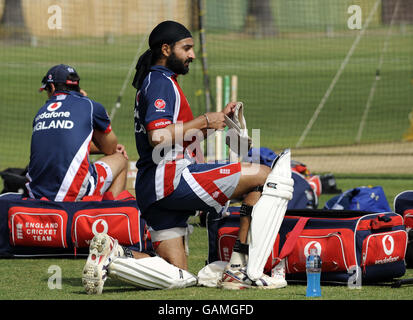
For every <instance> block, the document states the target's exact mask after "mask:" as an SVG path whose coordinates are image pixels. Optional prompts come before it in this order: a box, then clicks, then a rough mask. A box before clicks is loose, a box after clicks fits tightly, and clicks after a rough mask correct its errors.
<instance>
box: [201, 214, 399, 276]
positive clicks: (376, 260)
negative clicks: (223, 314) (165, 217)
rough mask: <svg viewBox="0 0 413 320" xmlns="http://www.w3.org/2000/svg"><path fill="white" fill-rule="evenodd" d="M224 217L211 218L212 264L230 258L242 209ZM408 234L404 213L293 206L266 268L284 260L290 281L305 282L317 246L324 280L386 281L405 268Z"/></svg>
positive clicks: (270, 268) (268, 270)
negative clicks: (311, 255) (312, 253)
mask: <svg viewBox="0 0 413 320" xmlns="http://www.w3.org/2000/svg"><path fill="white" fill-rule="evenodd" d="M230 211H231V212H230V215H229V216H228V217H225V218H222V219H215V220H214V219H212V218H211V219H208V222H207V227H208V237H209V256H208V262H213V261H217V260H223V261H229V258H230V256H231V253H232V248H233V245H234V243H235V240H236V238H237V235H238V230H239V207H233V208H231V209H230ZM406 247H407V233H406V231H405V226H404V224H403V218H402V217H401V215H399V214H396V213H393V212H385V213H369V212H364V211H347V210H341V211H339V212H337V211H336V210H317V209H292V210H287V212H286V216H285V218H284V221H283V223H282V225H281V228H280V231H279V234H278V236H277V239H276V241H275V243H274V246H273V250H272V253H271V255H270V256H269V257H268V260H267V263H266V266H265V269H264V272H266V273H267V274H270V273H271V270H272V268H273V267H274V266H276V265H277V264H278V263H279V261H280V260H281V259H285V262H286V277H287V280H298V281H301V280H305V279H306V273H305V262H306V257H307V256H308V254H309V252H310V249H311V248H317V250H318V252H319V253H320V256H321V260H322V261H323V263H322V275H321V280H322V281H327V282H337V283H346V284H347V283H349V281H352V279H354V280H356V278H357V279H361V280H362V282H363V283H374V282H378V281H388V280H392V279H393V278H397V277H401V276H403V275H404V273H405V271H406V267H405V260H404V259H405V254H406Z"/></svg>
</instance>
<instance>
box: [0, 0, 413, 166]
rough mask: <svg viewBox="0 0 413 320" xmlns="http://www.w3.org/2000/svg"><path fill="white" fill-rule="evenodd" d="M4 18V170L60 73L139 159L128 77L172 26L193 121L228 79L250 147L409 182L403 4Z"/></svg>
mask: <svg viewBox="0 0 413 320" xmlns="http://www.w3.org/2000/svg"><path fill="white" fill-rule="evenodd" d="M200 6H201V9H202V10H199V8H200ZM199 13H201V17H202V19H201V21H202V23H200V20H199ZM0 19H1V20H0V21H1V23H0V56H1V59H0V64H1V70H2V72H1V73H0V83H1V86H0V102H1V103H0V109H1V114H2V116H1V118H0V119H1V120H0V121H1V125H0V137H1V140H0V141H1V150H2V151H1V153H0V169H1V170H3V169H5V168H7V167H22V166H25V165H27V164H28V161H29V155H30V136H31V130H32V129H31V125H32V121H33V117H34V115H35V113H36V112H37V110H38V108H40V106H41V105H42V104H43V103H44V102H45V100H46V96H45V94H44V93H43V94H39V93H38V92H37V89H38V87H39V86H40V80H41V79H42V77H43V76H44V74H45V73H46V71H47V70H48V69H49V68H50V67H51V66H53V65H55V64H60V63H65V64H69V65H72V66H74V67H75V68H76V70H77V71H78V73H79V74H80V77H81V86H82V88H83V89H85V90H86V91H87V93H88V95H89V96H90V97H91V98H92V99H94V100H96V101H98V102H100V103H102V104H103V105H104V106H105V107H106V109H107V111H108V113H109V114H112V115H113V125H112V127H113V129H114V132H115V133H116V135H117V136H118V138H119V141H120V142H121V143H123V144H124V145H125V146H126V148H127V150H128V153H129V156H130V158H131V159H137V158H138V154H137V152H136V148H135V141H134V132H133V103H134V93H135V90H134V89H133V88H132V86H131V81H132V78H131V77H133V74H134V66H135V64H136V59H137V58H138V57H139V55H140V54H142V53H143V52H144V51H145V50H146V49H147V37H148V34H149V32H150V31H151V30H152V28H153V27H154V26H155V25H156V24H157V23H159V22H160V21H163V20H166V19H170V20H176V21H179V22H181V23H183V24H185V25H186V26H188V28H190V29H191V31H192V33H193V36H194V40H195V44H196V48H195V49H196V54H197V59H196V60H195V62H194V63H193V64H192V65H191V71H190V72H189V73H188V74H187V75H185V76H181V77H180V78H179V82H180V84H181V87H182V88H183V90H184V92H185V94H186V96H187V98H188V101H189V103H190V105H191V107H192V109H193V113H194V114H195V115H196V116H197V115H199V114H201V113H204V112H205V111H206V110H207V109H208V108H210V110H211V111H213V110H215V108H216V77H217V76H223V77H225V76H232V75H236V76H237V77H238V89H237V98H238V100H240V101H243V102H244V105H245V114H246V118H247V123H248V127H249V129H259V130H260V146H264V147H268V148H271V149H273V150H276V151H278V150H281V149H282V148H287V147H290V148H293V150H294V152H293V157H294V155H297V156H300V158H299V159H300V160H302V161H307V162H310V163H311V165H313V168H317V169H318V168H320V169H319V170H322V171H324V170H330V171H334V170H335V171H344V172H346V171H348V172H350V171H351V172H360V173H363V172H368V171H369V170H371V168H372V167H374V168H376V169H375V170H376V171H379V172H381V171H382V172H385V171H386V170H390V171H391V172H406V171H407V172H410V173H411V171H408V170H409V169H408V168H407V167H409V168H411V164H412V163H413V162H412V161H413V160H412V159H413V151H412V144H411V142H408V140H413V134H412V133H411V132H412V129H411V126H413V123H412V122H411V121H412V120H411V119H412V117H410V119H409V114H410V113H411V112H412V109H413V82H412V81H413V80H412V79H413V37H412V35H413V3H412V2H411V1H409V0H351V1H350V0H288V1H287V0H226V1H218V0H207V1H190V0H154V1H145V0H116V1H115V0H71V1H68V0H19V1H15V0H11V1H9V0H0ZM200 27H201V31H204V32H205V33H204V36H205V37H204V40H205V41H203V42H202V41H200V32H199V29H200ZM201 42H202V45H201ZM202 46H203V47H204V50H205V52H206V54H205V52H204V53H203V52H202V51H201V48H202ZM203 58H204V62H206V63H207V64H206V65H204V67H203V65H202V61H203ZM205 72H206V73H205ZM205 75H207V76H208V79H207V80H208V82H205V80H206V79H205ZM206 83H209V88H208V87H206V85H205V84H206ZM208 92H210V94H211V99H210V100H207V99H206V98H205V94H206V93H208ZM119 99H120V101H121V105H120V108H118V107H116V101H117V100H119ZM207 101H208V102H207ZM208 104H209V105H208ZM118 106H119V105H118ZM409 130H410V134H409ZM358 146H359V147H358ZM372 146H377V147H376V148H373V147H372ZM357 147H358V148H357ZM334 150H338V151H334ZM333 153H334V155H333ZM332 155H333V156H332ZM390 155H393V156H396V157H397V158H392V157H390ZM316 156H317V157H318V158H317V159H319V162H320V164H319V167H316V166H317V165H318V164H317V163H316ZM350 156H354V157H356V156H360V157H362V160H361V161H360V163H363V164H364V165H361V164H360V165H359V166H358V165H355V163H357V161H356V160H355V159H353V160H354V162H352V161H353V160H349V159H350V158H349V157H350ZM326 157H327V158H328V157H329V158H328V160H329V161H330V162H328V167H327V168H326V167H325V164H326V163H327V162H326V161H327V160H326V159H327V158H326ZM402 157H406V158H405V159H404V158H402ZM395 159H399V162H402V163H407V165H405V166H403V165H399V164H397V165H395V164H394V161H395ZM375 161H376V162H375ZM349 163H353V165H349ZM409 163H410V164H409ZM395 167H396V168H395ZM402 167H403V169H401V168H402ZM310 168H311V166H310ZM317 169H316V170H317ZM323 169H324V170H323ZM410 170H411V169H410Z"/></svg>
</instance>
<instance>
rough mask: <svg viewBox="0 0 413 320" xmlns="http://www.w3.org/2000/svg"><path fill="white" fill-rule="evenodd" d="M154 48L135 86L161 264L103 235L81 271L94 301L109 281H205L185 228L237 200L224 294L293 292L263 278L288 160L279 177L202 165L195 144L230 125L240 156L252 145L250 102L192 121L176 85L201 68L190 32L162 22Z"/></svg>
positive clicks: (142, 180)
mask: <svg viewBox="0 0 413 320" xmlns="http://www.w3.org/2000/svg"><path fill="white" fill-rule="evenodd" d="M149 47H150V49H148V50H147V51H146V52H145V53H144V54H143V55H142V56H141V58H140V59H139V61H138V65H137V73H136V75H135V79H134V83H133V84H134V87H135V88H137V94H136V102H135V138H136V145H137V148H138V152H139V156H140V159H139V161H138V162H137V167H138V174H137V178H136V199H137V204H138V206H139V209H140V210H141V212H142V216H143V218H144V219H145V220H146V222H147V224H148V225H149V226H150V233H151V239H152V241H153V243H154V247H155V255H152V256H151V255H148V254H146V253H136V252H129V253H128V250H127V249H126V248H123V247H121V246H119V245H118V244H117V242H116V240H115V239H111V238H110V237H108V236H107V235H105V236H102V235H100V236H99V235H97V236H96V237H95V238H94V239H93V240H92V242H91V245H90V254H89V257H88V259H87V262H86V265H85V267H84V269H83V277H82V279H83V280H82V281H83V285H84V287H85V289H86V292H88V293H100V292H102V288H103V283H104V281H105V280H106V278H107V276H109V277H115V278H118V279H122V280H124V281H127V282H129V283H132V284H134V285H136V286H137V287H141V288H147V289H167V288H181V287H187V286H193V285H196V284H197V283H198V279H197V277H196V276H194V275H192V274H191V273H189V272H188V271H187V269H188V267H187V254H188V250H187V245H186V244H187V243H188V241H187V238H188V235H189V234H190V230H189V226H188V224H187V220H188V218H189V217H190V216H191V215H195V214H196V212H197V211H204V212H215V213H217V214H220V213H221V212H222V210H223V208H224V207H225V205H226V204H227V203H228V201H230V200H239V199H242V205H241V210H240V211H241V217H240V231H239V235H238V239H237V241H236V243H235V246H234V249H233V253H232V256H231V259H230V261H229V263H228V264H227V265H226V266H225V269H224V270H223V271H222V278H221V279H220V281H219V286H220V287H222V288H224V289H244V288H262V289H276V288H281V287H285V286H286V285H287V283H286V281H285V278H284V277H273V276H268V275H266V274H264V273H263V270H264V265H265V262H266V260H267V259H268V257H269V255H270V252H271V249H272V247H273V245H274V241H275V238H276V236H277V233H278V230H279V228H280V226H281V222H282V220H283V218H284V214H285V211H286V209H287V203H288V201H289V200H290V199H291V198H292V194H293V180H292V178H291V163H290V162H291V156H290V151H289V150H286V151H284V152H283V153H281V154H280V155H279V157H278V158H277V159H276V160H274V163H273V165H272V167H271V168H269V167H267V166H264V165H260V164H256V163H242V162H227V163H222V162H217V163H201V162H200V160H199V159H200V155H201V154H200V149H199V148H197V147H196V146H197V144H196V142H198V145H199V140H197V139H198V137H199V136H201V139H204V138H206V137H207V135H208V134H210V133H211V131H212V132H213V131H214V130H223V129H224V128H225V127H227V126H229V127H230V130H233V132H235V136H236V137H238V139H239V143H229V147H230V148H233V150H234V151H235V152H237V153H240V151H242V150H243V148H237V146H239V145H240V144H243V143H244V144H247V145H248V146H250V141H251V139H249V137H248V135H247V134H246V132H247V128H246V122H245V118H244V116H243V112H240V111H241V110H240V108H242V103H236V102H230V103H228V104H227V106H226V107H225V108H224V110H223V111H222V112H208V113H206V114H203V115H200V116H198V117H196V118H194V116H193V115H192V111H191V109H190V106H189V104H188V101H187V100H186V98H185V96H184V95H183V92H182V89H181V88H180V86H179V84H178V82H177V76H178V75H183V74H186V73H187V72H188V70H189V64H190V62H192V61H193V59H195V53H194V49H193V47H194V41H193V39H192V36H191V34H190V32H189V31H188V30H187V29H186V28H185V27H184V26H183V25H181V24H179V23H177V22H173V21H164V22H162V23H160V24H159V25H158V26H156V27H155V28H154V30H153V31H152V32H151V34H150V36H149ZM230 130H229V131H230ZM181 138H182V139H181ZM180 140H183V141H180ZM227 144H228V141H227ZM154 155H156V156H154ZM157 157H158V158H159V159H156V158H157Z"/></svg>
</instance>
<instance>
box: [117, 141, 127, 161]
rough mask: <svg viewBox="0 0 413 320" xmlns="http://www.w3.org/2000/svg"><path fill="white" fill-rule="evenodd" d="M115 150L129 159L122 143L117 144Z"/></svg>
mask: <svg viewBox="0 0 413 320" xmlns="http://www.w3.org/2000/svg"><path fill="white" fill-rule="evenodd" d="M116 152H118V153H120V154H122V155H123V156H124V157H125V159H126V160H129V157H128V154H127V153H126V148H125V146H124V145H123V144H118V145H117V146H116Z"/></svg>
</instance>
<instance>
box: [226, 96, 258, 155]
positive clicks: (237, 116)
mask: <svg viewBox="0 0 413 320" xmlns="http://www.w3.org/2000/svg"><path fill="white" fill-rule="evenodd" d="M225 123H226V125H227V126H228V128H229V130H228V132H227V136H226V139H225V142H226V144H227V146H228V147H229V148H230V149H231V150H232V151H233V152H235V153H236V154H237V155H239V156H245V155H247V154H248V151H249V149H250V148H251V146H252V140H251V138H250V137H249V136H248V129H247V122H246V120H245V117H244V105H243V103H242V102H238V103H237V105H236V106H235V110H234V114H233V115H232V116H231V118H230V117H228V116H225Z"/></svg>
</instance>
